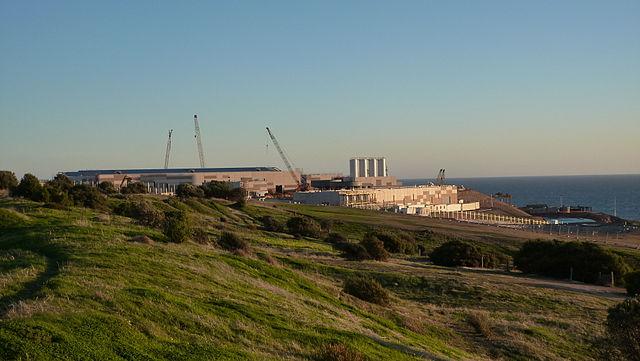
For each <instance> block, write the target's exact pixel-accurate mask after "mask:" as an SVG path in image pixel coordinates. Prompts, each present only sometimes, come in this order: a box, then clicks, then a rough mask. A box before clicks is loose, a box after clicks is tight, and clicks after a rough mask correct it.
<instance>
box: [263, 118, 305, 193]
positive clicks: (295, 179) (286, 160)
mask: <svg viewBox="0 0 640 361" xmlns="http://www.w3.org/2000/svg"><path fill="white" fill-rule="evenodd" d="M267 133H269V138H271V141H272V142H273V145H274V146H275V147H276V149H277V150H278V153H279V154H280V158H282V161H283V162H284V165H286V166H287V170H289V174H291V178H293V180H294V181H295V182H296V185H297V189H302V184H301V183H300V179H298V176H297V175H296V172H295V171H294V170H293V166H292V165H291V162H290V161H289V159H288V158H287V156H286V154H285V153H284V150H282V147H280V143H278V140H277V139H276V137H275V136H274V135H273V133H271V130H270V129H269V127H267Z"/></svg>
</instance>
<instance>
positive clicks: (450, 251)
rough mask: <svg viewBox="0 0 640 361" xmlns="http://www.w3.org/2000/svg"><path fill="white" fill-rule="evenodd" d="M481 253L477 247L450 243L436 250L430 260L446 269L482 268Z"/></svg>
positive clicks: (457, 242) (455, 242)
mask: <svg viewBox="0 0 640 361" xmlns="http://www.w3.org/2000/svg"><path fill="white" fill-rule="evenodd" d="M481 257H482V255H481V252H480V249H479V248H478V247H476V246H475V245H473V244H471V243H468V242H463V241H449V242H446V243H444V244H442V245H440V246H439V247H437V248H435V249H434V250H433V251H432V252H431V254H430V255H429V258H430V259H431V261H432V262H433V263H434V264H437V265H439V266H446V267H458V266H469V267H478V266H480V264H481V262H482V260H481Z"/></svg>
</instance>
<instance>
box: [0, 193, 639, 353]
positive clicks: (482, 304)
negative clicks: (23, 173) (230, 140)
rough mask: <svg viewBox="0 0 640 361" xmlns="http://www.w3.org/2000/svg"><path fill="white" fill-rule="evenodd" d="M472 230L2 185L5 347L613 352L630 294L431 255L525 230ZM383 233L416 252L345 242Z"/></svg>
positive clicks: (334, 211) (0, 329)
mask: <svg viewBox="0 0 640 361" xmlns="http://www.w3.org/2000/svg"><path fill="white" fill-rule="evenodd" d="M127 202H129V203H127ZM134 203H135V204H134ZM132 204H133V205H132ZM140 204H142V205H140ZM114 210H118V212H115V211H114ZM176 211H182V212H183V214H186V215H187V217H188V219H189V223H190V226H191V228H192V231H191V233H190V234H191V236H190V237H189V239H188V240H187V241H185V242H182V243H173V242H169V239H168V238H167V237H166V236H165V233H163V230H162V226H161V224H162V223H163V222H165V221H166V220H164V219H162V217H163V215H164V214H169V213H171V212H176ZM116 213H119V214H123V215H117V214H116ZM129 217H133V218H129ZM157 217H160V218H157ZM293 217H313V218H314V222H313V223H311V222H306V223H305V224H312V226H308V225H307V227H312V228H313V232H316V233H311V232H309V233H307V232H306V231H304V230H303V228H300V227H302V226H300V222H289V227H291V228H294V227H295V229H296V232H292V233H294V234H296V235H295V236H293V235H290V234H288V233H283V232H285V231H287V222H288V221H289V220H290V219H291V218H293ZM136 218H137V219H136ZM265 220H267V221H265ZM265 222H267V223H268V224H266V223H265ZM294 223H295V224H294ZM318 227H319V228H318ZM305 229H306V228H305ZM469 232H473V231H472V230H469V229H463V230H462V231H461V233H460V235H454V234H451V232H450V231H447V232H442V231H441V230H439V229H438V228H436V227H434V228H430V227H426V226H420V225H416V224H415V223H411V222H409V223H406V224H405V223H403V221H402V219H401V218H388V217H387V216H386V215H382V214H380V213H377V212H373V211H364V210H355V209H344V208H333V207H312V206H298V205H287V204H271V203H253V202H250V203H248V204H246V205H238V204H234V203H231V202H229V201H224V200H210V199H196V198H183V199H178V198H161V197H154V196H142V195H130V196H127V197H126V198H125V197H110V198H109V200H108V207H106V208H103V209H102V210H99V211H98V210H90V209H86V208H77V207H74V206H69V207H64V208H63V209H52V208H48V207H44V206H43V204H42V203H36V202H31V201H23V200H11V199H4V200H0V359H3V360H5V359H6V360H11V359H25V360H26V359H29V360H32V359H37V360H39V359H87V360H119V359H192V360H202V359H223V360H243V359H254V360H299V359H303V360H339V359H354V360H366V359H368V360H381V359H393V360H423V359H434V360H450V359H453V360H463V359H473V360H478V359H487V360H488V359H521V360H531V359H534V360H536V359H539V360H547V359H558V360H560V359H576V360H592V359H601V358H602V357H603V355H604V354H606V353H607V352H608V351H606V349H605V345H606V342H604V340H603V337H604V331H605V326H604V325H605V321H606V319H607V309H608V308H609V307H611V306H612V305H614V304H616V303H618V302H620V301H621V300H622V299H623V298H624V296H623V294H621V293H619V292H618V293H617V291H615V290H611V291H608V290H607V289H605V288H602V287H598V286H589V287H583V285H576V284H573V283H564V282H560V281H550V280H546V279H536V278H528V277H524V276H522V275H520V274H518V273H508V272H506V271H504V272H503V271H499V270H475V269H464V268H447V267H440V266H435V265H432V264H430V263H429V262H426V260H427V259H426V257H425V256H424V254H425V253H427V252H429V251H430V250H433V249H434V248H436V247H438V246H439V245H441V244H443V243H444V242H445V241H447V240H451V239H454V238H458V237H464V238H465V239H466V240H467V241H469V242H476V243H477V244H479V245H480V247H479V249H490V250H491V252H499V253H500V254H502V255H503V256H505V257H509V256H510V255H512V254H513V252H514V250H515V248H516V245H518V244H520V242H521V241H522V240H520V239H518V238H513V237H505V238H504V239H501V238H500V237H501V235H500V234H492V235H487V236H477V235H476V236H473V237H465V235H467V234H469ZM329 233H334V236H331V237H329V238H328V239H326V240H325V238H326V237H327V235H328V234H329ZM336 233H337V234H340V235H341V236H340V237H338V236H335V234H336ZM223 234H224V236H223ZM389 234H402V236H398V238H397V239H394V238H393V237H391V236H389ZM367 237H369V238H367ZM373 238H375V240H373V241H377V242H379V244H382V245H387V244H391V245H392V246H393V247H397V248H398V250H401V251H402V252H398V253H394V252H391V253H390V255H389V258H387V259H386V260H384V261H376V260H372V259H368V260H362V261H350V260H347V259H346V258H345V257H344V255H343V254H342V251H341V250H340V247H337V246H336V243H339V244H344V243H345V241H346V242H347V243H349V244H350V243H354V244H355V243H359V242H361V241H363V239H368V241H367V242H372V241H371V240H372V239H373ZM336 239H337V241H336ZM380 239H382V240H380ZM400 240H403V241H402V242H405V243H398V242H400ZM331 242H334V243H331ZM406 242H408V243H406ZM412 242H415V244H414V243H412ZM405 244H408V245H410V247H409V246H405ZM398 245H401V246H402V247H399V246H398ZM421 254H423V255H422V256H421ZM629 257H635V254H630V255H629ZM367 299H368V300H367ZM603 350H605V351H603ZM609 354H610V355H611V354H612V353H609ZM340 357H347V358H340Z"/></svg>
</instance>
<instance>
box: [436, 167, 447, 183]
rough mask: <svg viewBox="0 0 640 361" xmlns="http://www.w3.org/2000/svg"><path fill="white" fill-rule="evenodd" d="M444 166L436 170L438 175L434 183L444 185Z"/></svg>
mask: <svg viewBox="0 0 640 361" xmlns="http://www.w3.org/2000/svg"><path fill="white" fill-rule="evenodd" d="M444 178H445V177H444V168H442V169H440V171H439V172H438V177H437V178H436V185H439V186H441V185H444Z"/></svg>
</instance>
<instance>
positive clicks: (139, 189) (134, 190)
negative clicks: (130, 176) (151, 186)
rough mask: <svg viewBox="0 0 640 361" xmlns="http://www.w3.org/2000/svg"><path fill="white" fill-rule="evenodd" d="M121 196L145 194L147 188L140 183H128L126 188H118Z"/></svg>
mask: <svg viewBox="0 0 640 361" xmlns="http://www.w3.org/2000/svg"><path fill="white" fill-rule="evenodd" d="M120 193H122V194H145V193H147V187H146V186H145V185H144V184H142V183H141V182H129V183H128V184H127V185H126V186H124V187H122V188H120Z"/></svg>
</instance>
